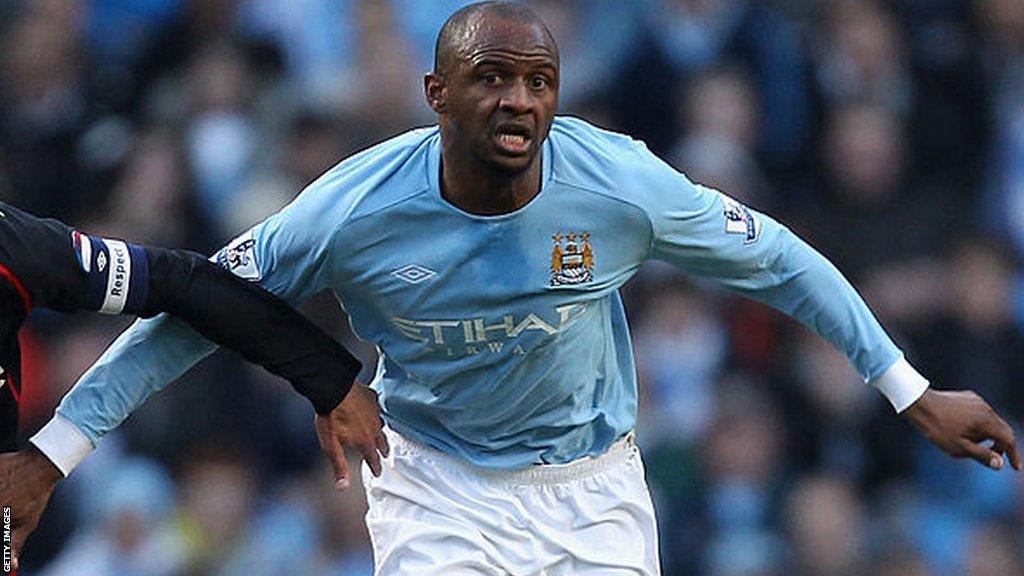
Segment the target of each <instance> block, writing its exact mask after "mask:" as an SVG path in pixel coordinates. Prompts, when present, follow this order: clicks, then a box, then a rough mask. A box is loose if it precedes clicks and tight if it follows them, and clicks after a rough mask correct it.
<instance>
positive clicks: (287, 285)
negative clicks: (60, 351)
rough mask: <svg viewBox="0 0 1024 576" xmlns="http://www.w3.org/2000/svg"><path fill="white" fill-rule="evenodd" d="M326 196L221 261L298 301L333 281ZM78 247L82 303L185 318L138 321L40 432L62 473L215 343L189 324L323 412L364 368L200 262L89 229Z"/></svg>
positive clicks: (305, 200)
mask: <svg viewBox="0 0 1024 576" xmlns="http://www.w3.org/2000/svg"><path fill="white" fill-rule="evenodd" d="M323 202H324V194H322V193H320V192H319V191H318V190H312V191H309V190H307V192H304V193H303V194H302V195H301V196H300V198H299V199H298V200H296V202H294V203H293V204H292V205H290V206H289V207H288V208H286V209H285V210H283V211H282V212H280V213H278V214H276V215H274V216H272V217H271V218H269V219H268V220H267V221H265V222H263V223H261V224H259V225H257V226H256V227H255V228H254V229H253V230H251V231H250V232H248V233H246V234H244V235H243V236H242V237H240V238H239V239H237V240H236V241H234V242H232V243H231V244H229V245H228V246H227V247H226V248H225V249H223V250H221V251H220V252H219V253H218V255H217V257H216V258H217V260H218V262H220V263H222V264H223V265H224V266H226V267H228V268H230V270H231V272H233V273H235V275H236V276H241V277H243V278H245V279H247V280H253V281H260V282H261V283H262V284H263V285H264V286H265V287H266V288H268V289H269V290H270V291H271V292H274V293H276V294H277V295H279V296H281V297H284V298H287V299H290V300H292V301H301V300H302V299H304V298H306V297H308V296H309V295H310V294H312V293H314V292H316V291H317V290H319V289H320V288H321V287H323V286H325V285H327V284H326V283H327V280H326V279H327V278H328V276H329V272H330V266H329V263H327V262H325V259H327V258H328V257H329V256H330V255H331V253H332V252H331V250H330V249H329V246H330V242H331V241H332V239H331V237H330V230H331V228H328V227H326V226H321V225H319V223H320V220H319V218H320V217H322V216H323V214H324V209H323V207H322V203H323ZM76 246H77V247H76V250H77V252H78V260H79V261H80V263H81V264H82V266H83V268H84V269H85V270H86V273H87V275H88V277H89V281H88V287H87V289H86V290H85V292H86V293H87V294H88V296H87V297H86V298H85V301H84V302H83V306H82V307H83V308H85V309H95V310H100V311H104V312H109V313H136V314H142V315H144V316H145V315H151V314H154V313H156V312H159V311H162V310H168V311H170V312H173V313H175V314H176V315H177V316H179V318H172V317H169V316H165V315H164V316H159V317H157V318H154V319H151V320H140V321H139V322H136V324H135V325H133V326H132V327H131V328H129V329H128V330H127V331H126V332H125V333H124V334H122V335H121V337H120V338H118V339H117V341H116V342H115V343H114V344H113V345H112V346H111V347H110V348H109V349H108V350H107V352H106V353H105V354H104V355H103V356H102V357H101V358H100V359H99V360H98V361H97V362H96V363H95V364H94V365H93V366H92V367H91V368H90V369H89V370H88V371H87V372H86V373H85V374H84V375H83V376H82V377H81V378H80V379H79V382H78V383H77V384H76V385H75V387H74V388H73V389H72V390H71V391H70V392H69V393H68V394H67V395H66V396H65V398H64V399H63V400H62V402H61V404H60V406H59V407H58V409H57V415H56V416H55V417H54V419H53V420H52V421H51V422H50V423H49V424H47V426H45V427H44V428H43V430H41V431H40V433H39V434H37V435H36V436H35V437H33V438H32V442H33V443H34V444H35V445H36V446H38V447H39V448H40V449H41V450H42V451H43V452H44V453H46V454H47V455H48V456H50V457H51V459H52V460H54V463H55V464H56V465H57V466H58V467H59V468H60V469H61V471H62V472H63V473H64V474H65V475H66V474H67V473H68V472H70V470H71V469H72V468H73V467H74V466H75V465H76V464H77V463H78V462H79V461H80V460H81V459H82V458H84V457H85V456H86V455H87V454H88V453H89V452H90V451H91V450H92V447H93V446H94V445H95V443H96V441H97V440H98V439H99V438H100V437H102V436H103V435H104V434H105V433H106V432H108V431H109V430H111V429H113V428H114V427H116V426H117V425H119V424H120V423H121V422H122V421H123V420H124V419H125V418H127V416H128V415H129V414H131V412H132V411H133V410H134V409H135V408H137V407H138V406H139V405H140V404H141V403H142V402H143V401H145V399H146V398H147V397H148V396H149V395H150V394H152V393H153V392H155V391H157V390H159V389H161V388H162V387H163V386H164V385H165V384H166V383H168V382H169V381H171V380H173V379H175V378H177V377H178V376H180V375H181V374H182V373H184V372H185V371H186V370H187V369H188V368H189V367H191V366H192V365H193V364H195V363H196V362H197V361H198V360H200V359H201V358H203V357H204V356H206V355H208V354H209V353H210V352H212V351H213V350H214V349H215V346H214V345H213V344H212V343H211V342H209V341H208V340H205V339H203V338H201V337H199V334H197V333H196V331H195V330H193V328H192V327H190V326H189V325H188V324H186V321H187V322H188V323H191V324H192V325H193V326H194V327H195V328H198V329H199V331H200V332H203V333H205V334H207V335H208V336H211V337H214V338H219V339H224V340H226V342H224V343H225V344H229V345H231V346H234V347H237V348H239V349H240V351H241V352H242V353H243V354H244V355H246V356H247V357H248V358H250V359H258V360H259V361H262V362H265V363H266V365H267V367H268V368H269V369H271V371H274V372H276V373H279V374H282V375H286V376H287V377H289V378H291V379H292V380H293V383H294V384H295V386H296V387H297V389H299V390H300V391H302V392H304V393H305V394H307V395H308V396H309V397H310V399H311V401H312V402H313V403H314V405H315V407H316V409H317V412H318V414H320V415H325V414H326V413H328V412H330V410H331V408H333V407H334V405H337V402H338V400H339V399H340V398H341V397H342V396H344V392H345V388H346V387H348V386H349V385H350V384H351V381H352V378H353V377H354V375H355V373H356V372H358V369H359V366H358V363H357V362H356V361H355V359H354V358H352V357H351V356H350V355H348V354H347V352H345V351H344V350H343V349H341V348H340V346H339V345H337V344H335V343H334V342H333V341H332V340H331V339H330V338H329V337H327V336H326V335H324V334H322V333H320V332H319V330H317V329H315V328H314V327H313V326H312V325H311V324H310V323H309V322H308V321H306V320H305V319H303V318H301V316H300V315H298V313H297V312H295V311H294V310H291V309H290V308H289V307H288V306H287V305H285V304H282V303H280V302H277V301H276V300H275V299H273V298H271V297H270V295H269V294H266V293H265V292H263V291H262V290H261V289H259V288H257V287H255V286H248V285H246V283H244V282H242V281H241V280H238V279H237V278H234V277H231V276H229V275H228V274H227V273H226V272H224V273H222V272H219V271H217V270H215V269H214V267H213V266H212V265H209V264H207V263H205V262H203V261H202V260H201V259H197V258H196V257H194V256H192V255H187V254H184V253H181V252H170V251H165V250H157V249H141V248H138V247H134V246H131V245H126V244H124V243H120V242H117V241H108V240H104V239H99V238H95V237H85V236H82V237H81V238H79V239H78V244H77V245H76ZM140 253H141V254H140ZM258 260H259V261H260V264H257V261H258ZM101 261H106V262H109V264H107V265H106V266H103V265H101V264H100V262H101ZM115 264H116V265H115ZM115 274H116V276H115ZM222 298H226V300H224V301H222V300H221V299H222ZM231 304H235V305H236V306H238V305H243V306H244V308H242V309H239V308H237V307H236V306H231ZM328 371H330V372H328ZM372 463H373V461H372V460H371V465H372Z"/></svg>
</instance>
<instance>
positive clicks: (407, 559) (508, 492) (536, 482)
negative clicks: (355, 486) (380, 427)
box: [363, 430, 660, 576]
mask: <svg viewBox="0 0 1024 576" xmlns="http://www.w3.org/2000/svg"><path fill="white" fill-rule="evenodd" d="M387 435H388V441H389V442H390V443H391V456H390V457H389V458H387V459H386V460H384V462H383V465H384V472H383V474H382V475H381V477H380V478H375V477H373V475H372V474H370V472H369V470H368V469H367V468H366V466H365V464H364V468H363V482H364V485H365V487H366V495H367V500H368V501H369V505H370V508H369V511H368V512H367V513H366V525H367V527H368V528H369V531H370V538H371V540H372V541H373V553H374V562H375V566H376V568H375V571H374V573H375V574H376V575H377V576H398V575H401V576H425V575H431V576H462V575H466V576H469V575H474V576H477V575H484V574H486V575H499V574H500V575H516V576H519V575H522V576H526V575H530V576H538V575H543V576H556V575H570V574H572V575H587V574H594V575H596V574H600V575H602V576H615V575H627V574H629V575H643V576H654V575H657V574H660V569H659V562H658V532H657V525H656V522H655V519H654V507H653V506H652V504H651V497H650V494H649V492H648V490H647V484H646V482H645V481H644V467H643V462H642V461H641V459H640V451H639V449H638V448H637V447H636V444H635V443H634V442H633V439H632V435H630V436H629V437H627V438H624V439H623V440H620V441H619V442H617V443H616V444H615V445H613V446H612V447H611V448H610V449H609V450H608V452H606V453H605V454H603V455H601V456H599V457H597V458H584V459H582V460H578V461H576V462H572V463H570V464H564V465H548V466H535V467H533V468H530V469H527V470H518V471H510V472H503V471H493V470H486V469H483V468H479V467H476V466H472V465H470V464H468V463H465V462H462V461H460V460H457V459H456V458H453V457H452V456H449V455H447V454H444V453H442V452H439V451H437V450H434V449H432V448H429V447H426V446H423V445H421V444H417V443H414V442H411V441H409V440H407V439H405V438H403V437H401V436H399V435H398V434H397V433H395V432H394V431H392V430H388V431H387Z"/></svg>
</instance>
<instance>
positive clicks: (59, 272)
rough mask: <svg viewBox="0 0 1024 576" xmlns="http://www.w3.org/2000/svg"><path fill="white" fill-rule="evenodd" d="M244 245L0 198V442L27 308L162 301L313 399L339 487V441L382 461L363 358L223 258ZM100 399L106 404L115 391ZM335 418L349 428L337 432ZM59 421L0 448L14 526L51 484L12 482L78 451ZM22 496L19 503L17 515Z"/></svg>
mask: <svg viewBox="0 0 1024 576" xmlns="http://www.w3.org/2000/svg"><path fill="white" fill-rule="evenodd" d="M250 257H251V254H248V253H247V252H246V246H244V245H238V244H236V245H233V246H232V248H231V249H229V250H225V251H223V252H221V254H220V255H219V257H218V262H219V263H220V264H221V266H218V265H217V264H214V263H211V262H209V261H207V260H206V259H204V258H202V257H201V256H199V255H196V254H193V253H190V252H185V251H179V250H175V251H171V250H165V249H161V248H151V247H143V246H136V245H133V244H127V243H125V242H123V241H120V240H113V239H108V238H99V237H96V236H89V235H86V234H83V233H81V232H79V231H77V230H74V229H72V228H70V227H68V226H66V225H65V224H63V223H61V222H58V221H56V220H48V219H41V218H36V217H35V216H32V215H31V214H28V213H26V212H23V211H21V210H19V209H17V208H15V207H14V206H10V205H8V204H5V203H3V202H0V451H2V452H10V451H13V450H15V449H16V437H17V432H18V400H19V397H20V395H21V361H20V349H19V345H18V331H19V330H20V328H21V326H22V324H23V323H24V321H25V318H26V316H27V315H28V313H29V310H30V309H31V308H33V307H41V308H51V309H54V310H58V311H62V312H73V311H78V310H88V311H95V312H100V313H103V314H133V315H138V316H142V317H150V316H154V315H156V314H158V313H160V312H169V313H171V314H173V315H174V316H175V317H177V318H179V319H180V320H183V321H184V322H186V323H188V324H189V325H191V326H192V327H193V328H194V329H195V330H197V331H199V333H201V334H203V335H204V336H206V337H208V338H210V339H211V340H214V341H216V342H219V343H221V344H222V345H224V346H226V347H228V348H231V349H233V350H236V351H238V352H239V353H240V354H241V355H242V356H243V357H245V358H246V359H247V360H249V361H251V362H254V363H257V364H260V365H262V366H263V367H264V368H266V369H267V370H269V371H270V372H272V373H274V374H276V375H278V376H281V377H283V378H285V379H287V380H288V381H289V382H291V384H292V386H293V387H294V388H295V390H296V391H298V392H299V393H300V394H302V395H303V396H305V397H306V398H307V399H308V400H309V401H310V403H311V404H312V405H313V409H314V411H315V412H316V414H317V418H316V428H317V432H318V436H319V438H320V440H321V444H322V446H323V448H324V450H325V451H326V452H327V454H328V456H329V458H330V460H331V462H332V464H333V465H334V467H335V472H336V474H337V475H338V478H339V480H342V481H343V484H342V485H341V486H339V487H344V482H347V481H348V480H347V470H346V466H347V464H346V463H345V458H344V455H343V454H342V453H341V450H340V446H338V443H339V442H344V441H347V442H348V443H351V444H355V445H356V446H358V447H359V449H360V451H361V452H362V453H363V455H364V457H365V458H366V460H367V462H370V463H371V466H372V467H373V468H374V469H376V470H377V471H378V472H379V470H380V461H379V460H380V458H379V453H386V452H387V444H386V439H385V438H384V437H383V435H382V434H381V427H382V422H381V421H380V418H379V412H378V408H377V403H376V399H375V397H374V395H373V393H372V392H371V391H369V390H367V389H366V388H365V387H362V386H356V388H354V391H353V393H351V394H350V393H349V392H350V389H353V383H354V381H355V378H356V376H357V375H358V374H359V371H360V369H361V364H360V362H359V361H358V360H357V359H356V358H355V357H354V356H352V355H351V354H349V353H348V351H347V350H345V348H344V347H342V346H341V345H340V344H338V343H337V342H335V341H334V340H332V339H331V337H330V336H328V335H327V334H325V333H323V332H322V331H321V330H320V329H318V328H317V327H316V326H315V325H313V323H312V322H310V321H309V320H307V319H306V318H305V317H303V316H302V315H301V314H299V313H298V312H297V311H295V310H294V309H293V308H292V307H290V306H288V304H286V303H285V302H283V301H281V300H279V299H278V298H276V297H274V296H273V295H272V294H270V293H268V292H267V291H266V290H263V289H262V288H260V287H259V286H257V285H255V284H252V283H250V282H246V281H245V280H243V279H242V278H240V277H239V276H236V275H233V274H232V273H231V272H229V271H228V270H226V269H225V268H229V269H231V270H232V271H234V272H236V273H239V274H241V275H244V274H245V271H246V270H247V269H249V268H251V265H252V263H251V260H250ZM222 266H223V267H222ZM136 377H137V378H139V379H143V378H145V375H144V374H137V375H136ZM343 399H344V400H345V401H344V402H343V401H342V400H343ZM104 401H105V402H107V405H108V406H111V407H113V406H115V405H116V403H117V401H118V400H117V399H114V398H105V400H104ZM121 401H127V402H132V401H131V400H127V399H125V400H121ZM338 428H347V429H348V430H346V431H345V432H344V433H342V432H341V431H339V430H336V429H338ZM353 432H354V433H353ZM65 433H70V434H80V432H78V429H77V428H76V427H75V426H74V425H73V424H70V423H67V422H66V421H64V420H63V419H61V418H59V417H58V418H56V419H54V420H53V421H52V422H51V423H50V424H48V425H47V427H46V428H44V429H43V430H42V431H40V433H39V434H37V435H36V436H35V437H33V439H32V444H31V445H30V447H29V448H27V449H26V450H25V451H23V452H22V453H19V454H16V455H7V456H4V457H3V458H6V459H7V460H6V461H2V464H0V500H2V501H3V503H4V505H5V506H11V507H12V508H13V512H14V513H15V517H14V519H13V523H14V526H15V528H16V536H18V535H20V534H21V533H27V532H30V531H31V530H32V529H33V528H34V527H35V523H36V521H37V520H38V516H39V514H38V512H40V511H41V510H42V506H45V502H46V500H47V499H48V498H49V494H50V491H49V490H47V491H45V492H44V493H42V494H41V495H39V496H37V497H36V498H41V499H42V502H41V505H39V506H36V507H32V506H27V505H24V506H23V504H25V503H24V502H23V498H22V497H21V495H22V494H24V492H23V493H19V492H18V487H19V486H29V485H33V482H32V479H33V478H37V477H38V478H41V479H43V480H42V482H41V483H42V484H43V485H46V486H48V487H51V488H52V486H53V485H54V484H55V483H56V481H57V480H59V479H60V478H62V477H63V476H64V475H66V474H67V473H68V472H69V471H70V470H71V468H72V467H73V466H74V464H75V463H76V459H77V455H75V454H67V453H63V452H61V450H60V444H59V442H58V443H56V444H55V443H54V442H53V441H52V440H51V439H52V438H53V437H55V436H57V437H59V436H61V435H62V434H65ZM40 450H42V451H43V452H46V453H47V454H48V455H49V458H47V457H44V456H43V455H42V452H40ZM12 460H13V461H12ZM51 462H52V463H51ZM29 471H31V472H33V474H28V472H29ZM28 508H32V510H31V511H30V512H29V513H28V514H26V515H25V516H20V515H19V514H21V513H23V511H27V509H28ZM14 544H15V546H14V548H15V554H16V552H17V550H19V549H20V544H21V540H19V539H18V538H15V542H14Z"/></svg>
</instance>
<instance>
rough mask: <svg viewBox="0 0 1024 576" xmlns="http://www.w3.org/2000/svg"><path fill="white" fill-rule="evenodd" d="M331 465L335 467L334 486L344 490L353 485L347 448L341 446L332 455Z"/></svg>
mask: <svg viewBox="0 0 1024 576" xmlns="http://www.w3.org/2000/svg"><path fill="white" fill-rule="evenodd" d="M330 459H331V466H332V467H333V468H334V487H335V488H337V489H338V490H340V491H342V492H344V491H346V490H348V489H349V488H351V487H352V480H351V476H349V473H348V460H346V459H345V450H343V449H341V448H339V449H338V451H337V452H335V453H334V454H331V455H330Z"/></svg>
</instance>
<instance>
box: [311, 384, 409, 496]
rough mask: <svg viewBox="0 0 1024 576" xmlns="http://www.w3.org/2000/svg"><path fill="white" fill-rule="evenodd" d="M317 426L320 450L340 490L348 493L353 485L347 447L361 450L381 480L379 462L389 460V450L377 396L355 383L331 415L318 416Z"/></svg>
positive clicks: (362, 385) (374, 473) (315, 423)
mask: <svg viewBox="0 0 1024 576" xmlns="http://www.w3.org/2000/svg"><path fill="white" fill-rule="evenodd" d="M314 426H315V427H316V436H317V438H318V439H319V440H320V447H321V448H322V449H323V451H324V453H325V454H327V459H328V460H330V462H331V467H333V468H334V485H335V486H336V487H337V488H338V490H348V489H349V487H350V486H351V485H352V477H351V475H350V474H349V470H348V462H347V461H346V460H345V446H352V447H354V448H355V449H356V450H358V451H359V453H360V454H362V455H363V459H364V460H366V463H367V464H368V465H369V466H370V470H371V471H372V472H373V475H374V476H380V472H381V466H380V459H381V457H382V456H383V457H384V458H387V456H388V451H389V450H390V448H389V447H388V440H387V438H385V437H384V421H383V420H381V418H380V405H379V404H377V393H376V392H374V391H373V390H370V389H369V388H367V387H366V386H365V385H364V384H362V383H361V382H356V383H355V384H353V385H352V389H351V390H349V392H348V395H347V396H345V399H344V400H342V401H341V403H340V404H338V406H337V408H335V409H334V410H333V411H332V412H331V413H330V414H327V415H324V416H321V415H319V414H317V416H316V420H315V422H314Z"/></svg>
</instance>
